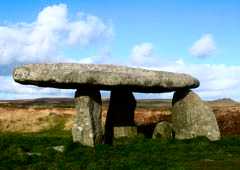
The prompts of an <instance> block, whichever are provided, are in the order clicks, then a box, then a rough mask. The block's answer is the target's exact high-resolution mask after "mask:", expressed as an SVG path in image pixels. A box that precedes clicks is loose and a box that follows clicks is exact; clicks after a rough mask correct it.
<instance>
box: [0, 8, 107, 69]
mask: <svg viewBox="0 0 240 170" xmlns="http://www.w3.org/2000/svg"><path fill="white" fill-rule="evenodd" d="M111 36H112V27H111V26H110V25H109V24H106V23H104V22H103V21H102V20H101V19H100V18H98V17H97V16H93V15H89V14H83V13H82V14H81V15H80V16H78V17H76V18H75V19H74V20H70V19H69V17H68V8H67V6H66V5H65V4H58V5H53V6H48V7H46V8H44V9H43V10H42V11H40V13H39V14H38V16H37V18H36V20H35V21H34V22H32V23H17V24H15V25H7V26H0V64H1V65H9V64H12V63H30V62H31V63H33V62H59V61H62V62H66V61H69V60H70V61H71V59H68V58H65V57H61V56H62V55H61V52H62V51H63V50H64V48H65V47H69V48H71V47H73V46H75V47H76V46H77V47H79V48H80V47H82V48H83V47H86V46H88V45H91V44H94V43H97V42H98V41H99V40H101V41H104V40H108V39H109V38H111Z"/></svg>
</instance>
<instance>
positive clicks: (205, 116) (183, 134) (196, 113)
mask: <svg viewBox="0 0 240 170" xmlns="http://www.w3.org/2000/svg"><path fill="white" fill-rule="evenodd" d="M172 103H173V108H172V125H173V130H174V132H175V138H177V139H190V138H195V137H198V136H205V137H207V138H208V139H209V140H212V141H214V140H219V139H220V132H219V128H218V124H217V121H216V118H215V115H214V113H213V111H212V110H211V109H210V108H209V107H208V106H207V104H205V103H204V102H203V101H202V100H201V99H200V97H199V96H198V95H197V94H195V93H194V92H193V91H191V90H185V91H177V92H175V93H174V96H173V101H172Z"/></svg>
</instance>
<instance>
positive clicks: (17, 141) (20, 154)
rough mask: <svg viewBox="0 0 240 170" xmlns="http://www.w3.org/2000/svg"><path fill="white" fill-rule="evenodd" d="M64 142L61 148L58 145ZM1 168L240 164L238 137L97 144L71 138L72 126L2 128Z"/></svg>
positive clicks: (220, 166)
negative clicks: (31, 129)
mask: <svg viewBox="0 0 240 170" xmlns="http://www.w3.org/2000/svg"><path fill="white" fill-rule="evenodd" d="M56 146H57V147H60V148H61V147H62V148H64V150H63V151H59V150H57V149H54V147H56ZM0 150H1V154H0V169H4V170H5V169H91V170H92V169H103V170H107V169H134V170H135V169H181V170H183V169H228V170H229V169H239V167H240V137H239V136H235V137H224V138H223V139H222V140H221V141H216V142H210V141H208V140H207V139H206V138H197V139H194V140H183V141H178V140H168V141H167V140H160V139H157V140H153V139H149V138H144V137H143V136H138V137H136V138H121V139H116V140H115V141H114V145H113V146H108V145H98V146H97V147H96V148H95V149H94V148H89V147H85V146H81V145H80V144H76V143H73V142H72V138H71V133H70V131H60V130H56V129H51V130H48V131H44V132H40V133H31V134H30V133H28V134H24V133H22V134H19V133H1V134H0Z"/></svg>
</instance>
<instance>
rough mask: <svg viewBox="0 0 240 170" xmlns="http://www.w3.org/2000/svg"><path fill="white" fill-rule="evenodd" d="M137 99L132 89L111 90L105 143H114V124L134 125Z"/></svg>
mask: <svg viewBox="0 0 240 170" xmlns="http://www.w3.org/2000/svg"><path fill="white" fill-rule="evenodd" d="M135 108H136V100H135V98H134V95H133V94H132V92H131V91H128V90H121V89H119V90H117V89H116V90H113V91H111V96H110V103H109V108H108V112H107V117H106V124H105V143H106V144H112V142H113V136H114V129H113V127H114V126H134V110H135Z"/></svg>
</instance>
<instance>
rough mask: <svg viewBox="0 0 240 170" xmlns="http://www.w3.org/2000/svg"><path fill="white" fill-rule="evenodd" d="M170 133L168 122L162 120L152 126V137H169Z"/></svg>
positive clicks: (170, 126)
mask: <svg viewBox="0 0 240 170" xmlns="http://www.w3.org/2000/svg"><path fill="white" fill-rule="evenodd" d="M172 137H173V135H172V125H171V124H170V123H169V122H166V121H163V122H159V123H157V125H156V126H155V128H154V131H153V135H152V138H153V139H156V138H162V139H171V138H172Z"/></svg>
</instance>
